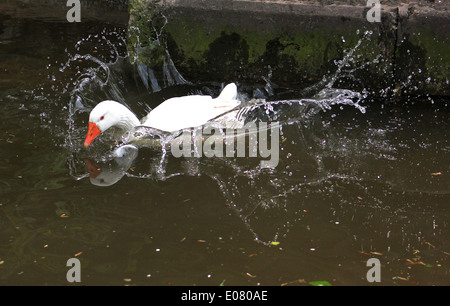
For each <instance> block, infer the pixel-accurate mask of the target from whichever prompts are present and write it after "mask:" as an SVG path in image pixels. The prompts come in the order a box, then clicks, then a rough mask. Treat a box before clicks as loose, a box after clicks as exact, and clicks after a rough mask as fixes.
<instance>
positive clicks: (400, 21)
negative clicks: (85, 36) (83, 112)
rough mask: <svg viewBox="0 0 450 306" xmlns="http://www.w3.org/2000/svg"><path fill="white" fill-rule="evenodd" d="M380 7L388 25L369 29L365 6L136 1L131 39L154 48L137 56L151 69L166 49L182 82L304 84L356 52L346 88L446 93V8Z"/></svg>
mask: <svg viewBox="0 0 450 306" xmlns="http://www.w3.org/2000/svg"><path fill="white" fill-rule="evenodd" d="M380 2H381V20H380V22H373V23H371V22H369V21H368V20H367V13H368V11H369V9H370V7H367V6H366V1H360V0H354V1H292V0H291V1H267V0H266V1H257V0H162V1H151V0H130V16H131V17H130V26H131V27H134V29H136V28H139V29H140V31H139V33H138V35H140V37H139V38H137V37H136V34H137V32H136V31H135V32H134V34H133V33H131V36H130V41H131V45H133V43H134V44H136V41H137V40H139V42H140V43H141V44H143V45H144V46H145V47H146V48H147V51H148V52H147V53H142V54H144V55H143V56H142V57H140V58H139V59H138V60H141V61H143V62H146V63H147V64H149V65H153V66H157V65H158V60H162V59H164V52H163V51H162V48H165V47H167V49H168V51H169V53H170V55H171V58H172V59H173V60H174V62H175V65H176V66H177V68H178V69H179V70H180V72H181V73H182V74H183V76H184V77H186V78H187V79H191V80H195V81H215V82H229V81H242V82H261V81H262V78H263V77H270V79H271V81H272V82H273V83H275V84H277V85H279V86H286V87H296V88H304V87H306V86H309V85H311V84H313V83H316V82H317V81H318V80H320V79H322V78H323V76H324V75H327V74H328V75H329V74H330V73H333V72H334V70H335V69H336V67H337V63H338V61H340V60H342V59H344V58H345V56H346V54H349V52H354V54H353V55H352V57H351V59H350V62H349V63H348V64H349V65H348V67H347V68H348V69H347V70H346V71H347V72H345V73H348V74H349V77H348V78H347V79H346V78H345V77H344V78H342V84H341V86H344V87H345V85H346V82H347V85H350V84H351V85H352V86H355V85H356V86H361V87H363V88H366V90H371V91H380V92H386V90H391V91H392V92H393V93H396V94H398V93H399V92H401V91H403V92H404V93H407V92H412V91H415V92H416V93H428V94H433V95H448V94H449V93H450V90H449V88H450V87H449V80H448V75H449V74H448V72H449V68H450V44H449V39H448V38H449V34H448V33H449V30H450V23H449V12H448V8H449V4H448V3H446V2H444V1H439V0H437V1H380ZM149 20H152V21H153V24H152V25H150V24H149ZM159 32H161V33H162V32H164V35H161V36H159V34H161V33H159ZM156 33H157V34H158V35H157V34H156ZM133 35H134V37H133ZM156 36H158V37H156ZM163 37H164V39H163ZM162 40H164V41H162ZM155 41H156V42H157V43H156V45H155V44H154V43H153V42H155ZM356 46H358V47H357V48H355V47H356ZM352 50H354V51H352ZM352 68H353V69H352ZM355 80H356V81H355Z"/></svg>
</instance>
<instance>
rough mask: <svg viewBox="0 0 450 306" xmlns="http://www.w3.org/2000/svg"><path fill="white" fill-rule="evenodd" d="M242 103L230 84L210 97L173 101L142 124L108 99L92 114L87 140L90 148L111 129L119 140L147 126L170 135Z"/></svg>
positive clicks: (151, 114) (175, 99)
mask: <svg viewBox="0 0 450 306" xmlns="http://www.w3.org/2000/svg"><path fill="white" fill-rule="evenodd" d="M238 104H239V101H238V100H237V87H236V85H235V84H234V83H231V84H228V85H227V86H226V87H225V88H224V89H223V90H222V92H221V94H220V95H219V96H218V97H217V98H215V99H213V98H212V97H210V96H202V95H192V96H184V97H177V98H171V99H169V100H166V101H164V102H163V103H162V104H160V105H158V106H157V107H156V108H155V109H153V110H152V111H151V112H150V113H149V114H148V115H147V116H146V117H145V119H144V120H143V122H142V123H141V122H140V121H139V119H138V118H137V117H136V115H134V114H133V113H132V112H131V111H130V110H129V109H128V108H127V107H126V106H124V105H123V104H120V103H118V102H115V101H111V100H106V101H103V102H100V103H99V104H97V106H95V107H94V109H93V110H92V111H91V113H90V115H89V130H88V133H87V136H86V140H85V141H84V146H85V147H86V148H87V147H88V146H89V145H90V144H91V142H92V141H93V140H94V139H95V138H97V136H99V135H100V134H102V133H103V132H105V131H106V130H108V129H109V128H115V129H116V130H115V134H114V136H115V138H117V139H119V138H120V137H121V136H122V135H123V134H125V133H126V132H128V131H130V130H132V129H133V128H135V127H136V126H147V127H151V128H156V129H159V130H162V131H166V132H176V131H178V130H181V129H184V128H191V127H197V126H201V125H203V124H205V123H207V122H208V121H209V120H211V119H213V118H215V117H217V116H219V115H220V114H223V113H225V112H227V111H229V110H231V109H232V108H234V107H236V106H237V105H238Z"/></svg>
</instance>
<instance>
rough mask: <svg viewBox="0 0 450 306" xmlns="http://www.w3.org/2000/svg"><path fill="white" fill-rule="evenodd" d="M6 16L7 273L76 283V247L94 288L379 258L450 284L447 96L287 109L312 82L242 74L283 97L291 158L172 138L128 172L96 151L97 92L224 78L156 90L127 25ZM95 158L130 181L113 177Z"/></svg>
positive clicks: (189, 90) (3, 266)
mask: <svg viewBox="0 0 450 306" xmlns="http://www.w3.org/2000/svg"><path fill="white" fill-rule="evenodd" d="M0 17H1V18H3V22H2V28H0V30H1V31H0V41H1V43H0V74H1V78H0V118H1V120H0V125H1V129H0V169H1V171H0V194H1V196H0V284H2V285H45V284H48V285H66V284H68V283H67V280H66V272H67V270H68V267H66V262H67V260H68V259H69V258H72V257H76V258H78V259H80V262H81V267H82V269H81V273H82V274H81V278H82V282H81V284H84V285H109V284H111V285H219V284H221V283H223V284H225V285H286V284H288V285H297V284H298V285H307V284H308V283H309V282H312V281H327V282H329V283H331V284H332V285H370V283H369V282H368V281H367V280H366V273H367V271H368V269H369V267H367V266H366V262H367V260H368V259H369V258H378V259H379V260H380V262H381V265H382V266H381V284H382V285H449V284H450V278H449V260H448V257H449V253H450V245H449V229H448V222H449V207H448V203H449V192H450V185H449V179H448V177H449V150H450V145H449V143H448V140H449V136H450V135H449V127H448V122H449V120H448V119H449V117H448V110H447V108H448V100H445V99H439V98H431V97H408V98H405V99H403V100H401V101H397V102H393V101H388V100H385V99H383V98H379V97H378V98H377V99H374V98H371V97H367V95H366V94H364V92H363V91H359V93H360V94H359V93H358V91H352V92H351V93H349V95H350V98H351V99H346V98H342V97H340V96H339V93H342V91H339V90H338V89H337V88H334V87H336V86H333V88H334V90H333V91H332V93H331V94H330V96H329V97H327V98H323V97H322V98H317V97H316V99H315V100H314V99H310V100H308V101H307V102H305V101H303V102H305V104H308V103H309V104H308V105H309V106H310V108H308V111H306V110H305V109H304V108H301V109H297V108H295V107H293V106H292V105H291V106H290V107H289V106H288V107H287V110H286V109H285V108H284V107H285V106H286V105H287V102H286V100H288V101H291V102H292V101H293V100H296V101H297V100H298V99H301V98H304V97H302V96H300V95H301V92H296V91H289V90H286V89H277V88H276V87H275V86H273V87H272V84H270V83H267V84H259V85H255V84H239V85H240V86H239V88H240V96H241V98H242V99H243V100H249V99H251V98H258V97H265V98H267V100H270V101H274V102H273V103H272V104H271V105H272V107H273V108H274V110H273V111H272V110H269V111H268V112H267V114H266V115H268V116H269V117H270V116H275V117H276V118H278V119H279V120H280V121H281V123H282V125H281V135H280V144H279V145H280V160H279V164H278V166H277V167H276V168H275V169H261V168H260V167H259V162H260V160H261V158H251V157H248V158H206V157H203V158H181V159H178V158H174V157H173V156H170V154H169V153H167V154H166V155H164V150H162V149H161V148H159V149H158V148H142V149H140V150H139V152H138V154H137V156H133V157H134V159H133V160H132V163H131V164H129V165H127V166H126V167H119V166H117V163H115V161H114V160H113V159H112V158H111V157H110V152H111V151H112V150H114V148H115V145H114V144H113V143H112V142H111V141H110V140H111V139H109V138H108V137H107V136H105V137H103V138H102V139H100V140H98V142H97V143H96V145H95V146H93V147H92V148H90V149H89V150H86V149H84V148H83V145H82V143H83V140H84V136H85V133H86V130H87V122H88V114H89V111H90V109H91V108H92V107H93V106H95V104H96V103H98V102H99V101H101V100H104V99H106V98H109V99H115V100H118V101H120V102H123V103H126V104H127V105H129V106H130V108H131V109H133V110H134V111H135V112H136V114H138V116H139V117H142V116H144V115H145V114H146V112H147V111H148V110H149V107H154V106H156V105H158V104H159V103H161V102H162V101H163V100H165V99H167V98H169V97H172V96H179V95H185V94H194V93H204V94H213V95H216V94H218V92H219V90H220V88H221V86H222V84H212V83H211V84H197V83H195V80H189V81H190V83H185V84H182V85H173V86H166V87H165V88H164V86H163V85H164V82H163V81H160V85H161V88H162V90H161V91H158V92H154V93H152V92H151V91H150V92H149V91H148V90H147V89H146V87H145V85H144V84H143V82H142V78H141V76H142V75H140V74H139V70H138V69H137V68H136V66H133V65H131V64H130V61H129V58H128V57H127V50H126V30H125V29H123V28H120V27H118V26H114V25H106V24H101V23H99V22H95V21H86V22H83V23H82V24H77V25H76V24H68V23H56V22H54V21H52V20H50V21H49V20H45V19H43V18H39V17H38V18H36V17H29V16H28V17H27V18H20V16H19V17H14V16H13V17H11V16H9V15H1V14H0ZM166 69H168V70H167V71H170V69H173V67H170V66H168V67H166ZM171 71H172V77H174V78H175V74H174V73H173V72H174V70H171ZM331 79H332V77H331ZM165 80H166V83H170V82H168V81H170V80H169V79H168V78H167V76H166V79H165ZM174 80H175V81H176V82H175V83H180V82H179V81H180V79H174ZM327 84H330V83H327ZM322 87H323V86H322ZM280 100H283V101H284V102H279V101H280ZM294 102H295V101H294ZM294 102H292V103H293V104H294V105H298V103H297V102H298V101H297V102H295V103H297V104H295V103H294ZM277 108H279V109H277ZM265 110H266V109H264V111H263V113H262V115H264V114H265ZM272 118H273V117H272ZM87 166H89V167H91V168H89V167H87ZM89 169H91V170H92V169H97V171H99V169H101V170H100V171H102V172H103V173H112V174H113V176H114V177H115V179H116V180H117V182H116V183H114V184H112V185H111V186H107V187H100V186H97V185H95V184H93V183H92V182H91V179H90V178H89Z"/></svg>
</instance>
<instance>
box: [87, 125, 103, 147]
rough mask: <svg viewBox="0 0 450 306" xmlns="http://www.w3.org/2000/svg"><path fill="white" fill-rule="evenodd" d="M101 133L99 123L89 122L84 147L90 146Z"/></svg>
mask: <svg viewBox="0 0 450 306" xmlns="http://www.w3.org/2000/svg"><path fill="white" fill-rule="evenodd" d="M101 133H102V132H101V131H100V130H99V129H98V126H97V124H95V123H92V122H89V130H88V132H87V135H86V139H85V140H84V147H85V148H87V147H89V145H90V144H91V142H92V141H93V140H94V139H95V138H97V136H98V135H100V134H101Z"/></svg>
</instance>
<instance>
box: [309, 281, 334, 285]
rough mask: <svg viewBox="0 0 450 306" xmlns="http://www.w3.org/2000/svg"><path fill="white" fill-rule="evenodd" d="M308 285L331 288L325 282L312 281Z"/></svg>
mask: <svg viewBox="0 0 450 306" xmlns="http://www.w3.org/2000/svg"><path fill="white" fill-rule="evenodd" d="M309 284H310V285H312V286H331V284H330V283H329V282H327V281H314V282H309Z"/></svg>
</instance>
